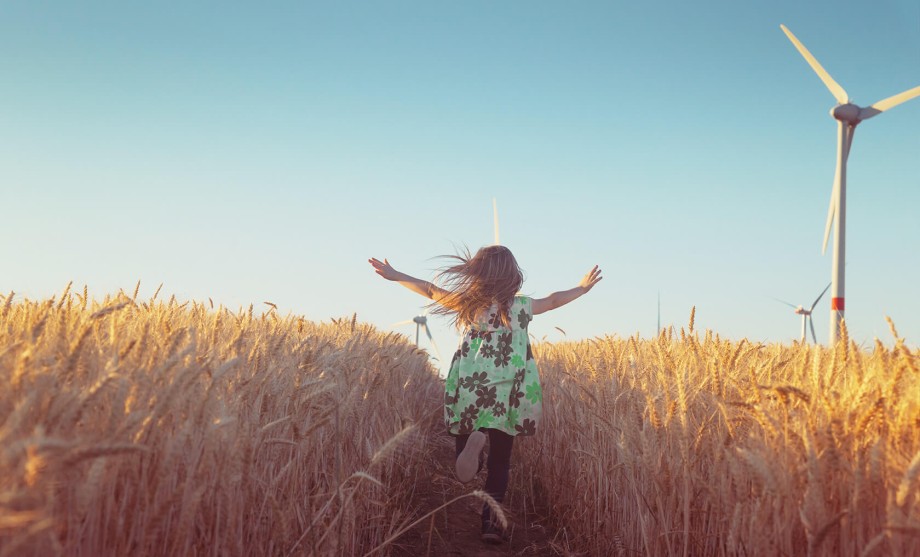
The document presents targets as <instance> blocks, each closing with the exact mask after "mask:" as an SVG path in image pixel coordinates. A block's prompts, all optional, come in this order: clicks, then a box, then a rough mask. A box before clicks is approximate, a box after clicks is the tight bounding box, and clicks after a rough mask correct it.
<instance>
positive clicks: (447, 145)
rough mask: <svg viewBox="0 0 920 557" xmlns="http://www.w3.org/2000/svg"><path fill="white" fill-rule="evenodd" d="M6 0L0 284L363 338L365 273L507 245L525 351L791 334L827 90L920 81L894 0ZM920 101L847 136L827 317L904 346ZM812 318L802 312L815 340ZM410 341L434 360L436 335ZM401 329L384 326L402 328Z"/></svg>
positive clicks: (445, 345)
mask: <svg viewBox="0 0 920 557" xmlns="http://www.w3.org/2000/svg"><path fill="white" fill-rule="evenodd" d="M267 6H268V4H266V3H249V4H240V3H232V2H194V3H174V4H172V5H171V6H169V5H162V4H157V5H153V4H145V5H140V4H132V5H129V4H128V3H118V2H105V3H103V2H84V3H80V4H79V5H77V4H74V3H69V2H44V3H25V2H17V3H13V2H2V3H0V15H2V17H0V52H2V53H3V55H2V56H0V71H2V75H3V80H2V83H3V84H2V86H0V107H2V108H0V194H2V199H3V219H0V257H2V261H3V263H4V264H3V272H2V274H0V290H3V291H9V290H15V291H16V292H18V293H20V295H23V296H29V297H32V298H40V297H46V296H50V295H51V294H53V293H56V292H59V291H60V290H61V289H62V288H63V287H64V286H65V285H66V284H67V282H68V281H70V280H73V281H74V282H75V283H76V284H78V285H82V284H83V283H86V284H88V285H89V287H90V289H91V291H92V292H95V293H96V294H97V295H100V296H101V295H102V294H104V293H107V292H116V291H117V290H118V289H119V288H124V289H125V290H130V289H132V288H133V287H134V284H135V282H136V281H137V280H138V279H140V280H141V281H142V287H141V293H142V295H150V294H151V293H152V292H153V290H154V289H155V288H156V287H157V285H158V284H159V283H161V282H163V283H165V284H164V287H163V292H165V293H167V294H171V293H175V294H176V295H177V297H179V298H183V299H198V300H203V299H207V297H211V298H213V299H214V300H215V302H217V303H223V304H225V305H228V306H230V307H233V308H236V307H237V306H239V305H244V306H248V305H249V303H250V302H255V303H256V304H257V305H259V304H260V303H261V302H262V301H264V300H268V301H272V302H274V303H276V304H278V306H279V308H280V309H281V310H282V312H284V313H286V312H293V313H296V314H304V315H306V316H307V317H308V318H311V319H315V320H326V319H328V318H330V317H333V316H341V315H350V314H351V313H352V312H357V313H358V316H359V318H361V319H363V320H367V321H370V322H373V323H376V324H378V325H381V326H386V325H388V324H390V323H393V322H396V321H400V320H402V319H406V318H409V317H411V316H412V315H413V314H415V313H416V312H417V311H418V309H419V308H420V307H421V305H422V303H423V302H424V300H422V299H421V298H418V297H417V296H416V295H414V294H412V293H411V292H408V291H403V290H402V289H399V288H398V287H396V286H395V285H392V284H388V283H385V282H384V281H383V280H381V279H379V278H378V277H376V276H375V275H374V274H373V272H372V271H371V269H370V267H369V266H368V265H367V263H366V260H367V258H368V257H371V256H376V257H380V258H383V257H388V258H389V259H390V261H391V262H392V263H393V264H394V265H395V266H396V267H397V268H398V269H400V270H403V271H405V272H408V273H410V274H415V275H417V276H421V277H430V276H431V271H432V270H433V269H434V268H435V267H437V266H438V265H439V262H438V261H437V260H433V259H432V257H433V256H436V255H439V254H445V253H451V252H452V251H453V250H454V246H455V245H460V244H467V245H469V246H471V247H473V248H476V247H479V246H481V245H485V244H488V243H490V242H491V239H492V228H491V218H492V214H491V200H492V197H496V198H497V199H498V206H499V213H500V217H501V228H502V243H503V244H505V245H507V246H508V247H510V248H511V249H512V250H513V251H514V253H515V254H516V255H517V257H518V261H519V263H520V264H521V266H522V267H523V268H524V270H525V272H526V274H527V281H526V283H525V286H524V290H525V292H526V293H529V294H533V295H536V296H542V295H546V294H548V293H549V292H552V291H553V290H559V289H566V288H569V287H571V286H574V285H575V284H576V283H577V281H578V280H579V278H580V277H581V276H582V275H583V274H584V272H585V271H587V270H588V269H589V268H590V267H591V266H592V265H593V264H595V263H597V264H600V265H601V266H602V268H603V269H604V272H605V279H604V281H602V282H601V283H600V285H599V286H598V287H597V288H596V289H595V290H594V291H593V292H591V293H590V294H589V295H588V296H587V297H585V298H583V299H580V300H578V301H576V302H574V303H573V304H571V305H570V306H567V307H565V308H562V309H560V310H557V311H555V312H552V313H549V314H546V315H545V316H540V317H538V319H537V320H535V322H534V324H533V325H532V327H533V332H534V334H535V335H536V336H538V337H543V336H544V335H545V336H546V338H548V339H550V340H558V339H561V338H563V337H562V334H561V333H559V332H558V331H557V330H556V329H555V328H554V327H557V326H558V327H560V328H562V329H564V330H565V331H566V333H567V335H568V337H569V338H585V337H593V336H598V335H604V334H617V335H621V336H625V335H629V334H631V333H635V332H639V333H640V334H641V335H643V336H650V335H652V334H654V332H655V327H656V297H657V295H658V292H659V291H660V293H661V319H662V322H663V323H665V324H668V323H675V324H678V325H683V324H685V323H686V321H687V317H688V315H689V311H690V308H691V306H694V305H695V306H696V307H697V319H696V322H697V327H699V328H711V329H713V330H715V331H716V332H718V333H720V334H721V335H723V336H725V337H728V338H733V339H738V338H742V337H748V338H750V339H753V340H761V341H789V340H791V339H792V338H796V337H797V335H798V328H799V318H798V317H797V316H795V315H793V314H792V313H791V310H789V309H788V308H786V307H785V306H783V305H781V304H779V303H777V302H776V301H774V300H772V299H771V297H777V298H781V299H784V300H788V301H790V302H793V303H796V304H798V303H810V302H811V301H812V300H813V299H814V297H815V296H817V294H818V293H819V292H820V291H821V290H822V289H823V288H824V286H825V285H826V284H827V283H828V282H829V280H830V266H831V261H830V256H829V255H827V256H822V255H821V240H822V238H823V231H824V219H825V216H826V212H827V204H828V199H829V195H830V190H831V184H832V180H833V170H834V157H835V148H836V147H835V134H836V127H835V122H834V121H833V119H832V118H831V117H830V116H829V115H828V110H829V109H830V108H831V107H832V106H833V104H834V100H833V97H832V96H831V95H830V93H829V92H828V91H827V90H826V89H825V88H824V86H823V85H822V84H821V82H820V81H819V80H818V78H817V77H816V76H815V75H814V74H813V73H812V71H811V70H810V69H809V68H808V66H807V65H806V63H805V62H804V60H803V59H802V58H801V57H800V56H799V54H798V53H797V52H796V51H795V49H794V48H793V46H792V45H791V44H790V43H789V41H788V40H787V39H786V37H785V36H784V35H783V33H782V32H781V31H780V29H779V25H780V23H785V24H786V25H787V26H788V27H789V28H790V29H791V30H792V31H793V32H794V33H796V35H797V36H798V37H799V39H800V40H802V42H803V43H804V44H805V45H806V46H807V47H808V48H809V49H810V50H811V52H812V53H813V54H814V55H815V56H816V57H817V58H818V60H819V61H820V62H821V63H822V64H823V65H824V67H825V68H826V69H827V70H828V71H829V72H830V74H831V75H832V76H833V77H834V78H835V79H836V80H837V81H838V82H840V83H841V85H843V87H844V88H846V89H847V91H848V92H849V94H850V95H851V97H852V98H853V99H854V101H855V102H856V103H858V104H863V105H867V104H871V103H872V102H874V101H877V100H880V99H882V98H885V97H888V96H890V95H893V94H895V93H898V92H901V91H903V90H905V89H908V88H911V87H914V86H917V85H920V4H917V3H916V2H911V1H907V0H881V1H879V2H875V3H873V4H872V6H873V7H872V9H871V10H870V9H868V8H866V6H868V4H866V3H862V2H860V3H856V2H852V3H847V2H808V3H803V2H792V1H780V2H756V3H755V2H729V1H724V2H707V3H702V4H700V3H696V4H693V5H691V4H690V3H686V2H656V3H651V2H646V3H639V2H632V3H622V2H579V3H571V2H566V3H563V2H500V3H499V2H335V3H333V2H328V3H322V4H320V3H303V2H274V3H271V4H270V7H267ZM918 128H920V99H915V100H914V101H911V102H909V103H906V104H904V105H902V106H899V107H897V108H894V109H892V111H891V112H890V113H886V114H883V115H880V116H878V117H877V118H874V119H873V120H871V121H869V122H866V123H864V124H862V125H860V126H859V127H858V128H857V133H856V137H855V140H854V145H853V151H852V153H851V156H850V161H849V183H848V186H849V187H848V214H847V220H848V226H847V261H848V267H847V292H846V298H847V321H848V324H849V326H850V330H851V335H852V336H853V338H855V339H856V340H857V341H858V342H866V341H868V342H871V340H872V338H873V337H875V336H878V337H880V338H882V339H883V340H885V341H886V342H887V341H888V340H889V339H890V336H889V333H888V330H887V325H886V323H885V321H884V316H885V315H890V316H891V317H892V318H893V319H894V320H895V323H896V324H897V326H898V328H899V330H900V333H901V335H902V336H905V337H907V338H908V340H909V341H910V343H911V344H913V345H916V343H917V339H918V338H920V298H918V296H917V294H916V291H915V289H914V285H915V284H916V283H917V282H918V281H920V260H918V259H917V257H916V251H917V250H916V246H917V245H918V242H920V219H918V218H917V207H918V206H920V187H918V186H920V173H918V172H917V168H916V162H915V161H916V159H917V155H918V154H920V133H918V131H917V130H918ZM828 312H829V303H828V298H827V297H825V298H824V299H823V300H822V301H821V303H820V304H819V306H818V308H817V309H816V312H815V313H816V319H815V326H816V329H817V331H818V339H819V341H823V340H825V339H826V338H827V330H828ZM433 329H434V332H435V335H436V337H437V338H438V339H440V343H441V347H442V350H443V351H444V352H448V351H449V350H450V349H451V348H452V345H453V344H454V343H455V339H456V336H455V334H454V333H453V332H452V331H450V330H448V329H447V328H446V326H445V322H444V321H443V320H441V321H435V322H434V327H433ZM406 330H407V332H408V331H409V329H406Z"/></svg>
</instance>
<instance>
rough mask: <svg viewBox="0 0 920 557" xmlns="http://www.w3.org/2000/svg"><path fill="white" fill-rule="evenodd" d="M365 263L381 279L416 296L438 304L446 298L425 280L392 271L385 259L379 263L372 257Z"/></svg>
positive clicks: (439, 289)
mask: <svg viewBox="0 0 920 557" xmlns="http://www.w3.org/2000/svg"><path fill="white" fill-rule="evenodd" d="M367 262H368V263H370V264H371V265H372V266H373V267H374V271H376V272H377V274H378V275H380V276H382V277H383V278H385V279H387V280H392V281H395V282H398V283H399V284H401V285H403V286H405V287H406V288H408V289H409V290H411V291H413V292H415V293H417V294H421V295H422V296H424V297H426V298H429V299H432V300H434V301H435V302H438V301H440V300H441V299H442V298H444V297H445V296H447V291H446V290H444V289H443V288H439V287H437V286H435V285H433V284H431V283H430V282H428V281H426V280H422V279H417V278H415V277H411V276H409V275H407V274H406V273H400V272H399V271H397V270H396V269H394V268H393V266H392V265H390V262H389V261H388V260H386V259H384V260H383V261H380V260H379V259H377V258H376V257H372V258H370V259H368V260H367Z"/></svg>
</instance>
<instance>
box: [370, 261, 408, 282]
mask: <svg viewBox="0 0 920 557" xmlns="http://www.w3.org/2000/svg"><path fill="white" fill-rule="evenodd" d="M367 262H368V263H370V264H371V265H373V267H374V271H376V272H377V274H378V275H380V276H382V277H383V278H385V279H387V280H398V279H399V276H400V275H401V273H400V272H399V271H397V270H396V269H394V268H393V267H392V266H391V265H390V262H389V261H387V260H386V259H384V260H383V261H380V260H379V259H377V258H376V257H372V258H370V259H368V260H367Z"/></svg>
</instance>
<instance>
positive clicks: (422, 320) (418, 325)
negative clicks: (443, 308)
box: [390, 310, 442, 362]
mask: <svg viewBox="0 0 920 557" xmlns="http://www.w3.org/2000/svg"><path fill="white" fill-rule="evenodd" d="M410 323H415V346H418V345H419V344H418V341H419V332H420V331H421V329H422V327H424V328H425V334H426V335H428V340H429V341H430V342H431V346H432V347H434V352H435V354H437V355H438V361H439V362H440V361H442V360H441V351H440V350H438V343H436V342H435V341H434V337H433V336H431V329H429V328H428V310H425V311H424V312H423V313H422V314H421V315H416V316H415V317H413V318H412V319H407V320H406V321H400V322H399V323H394V324H392V325H391V326H390V327H401V326H403V325H408V324H410Z"/></svg>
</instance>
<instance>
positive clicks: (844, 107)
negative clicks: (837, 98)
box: [831, 103, 863, 126]
mask: <svg viewBox="0 0 920 557" xmlns="http://www.w3.org/2000/svg"><path fill="white" fill-rule="evenodd" d="M862 111H863V109H860V108H859V107H858V106H856V105H855V104H853V103H846V104H838V105H837V106H835V107H834V108H832V109H831V116H832V117H833V118H834V119H835V120H840V121H841V122H846V123H847V124H850V125H851V126H855V125H856V124H858V123H859V122H860V120H861V119H862V118H861V116H860V114H861V112H862Z"/></svg>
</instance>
